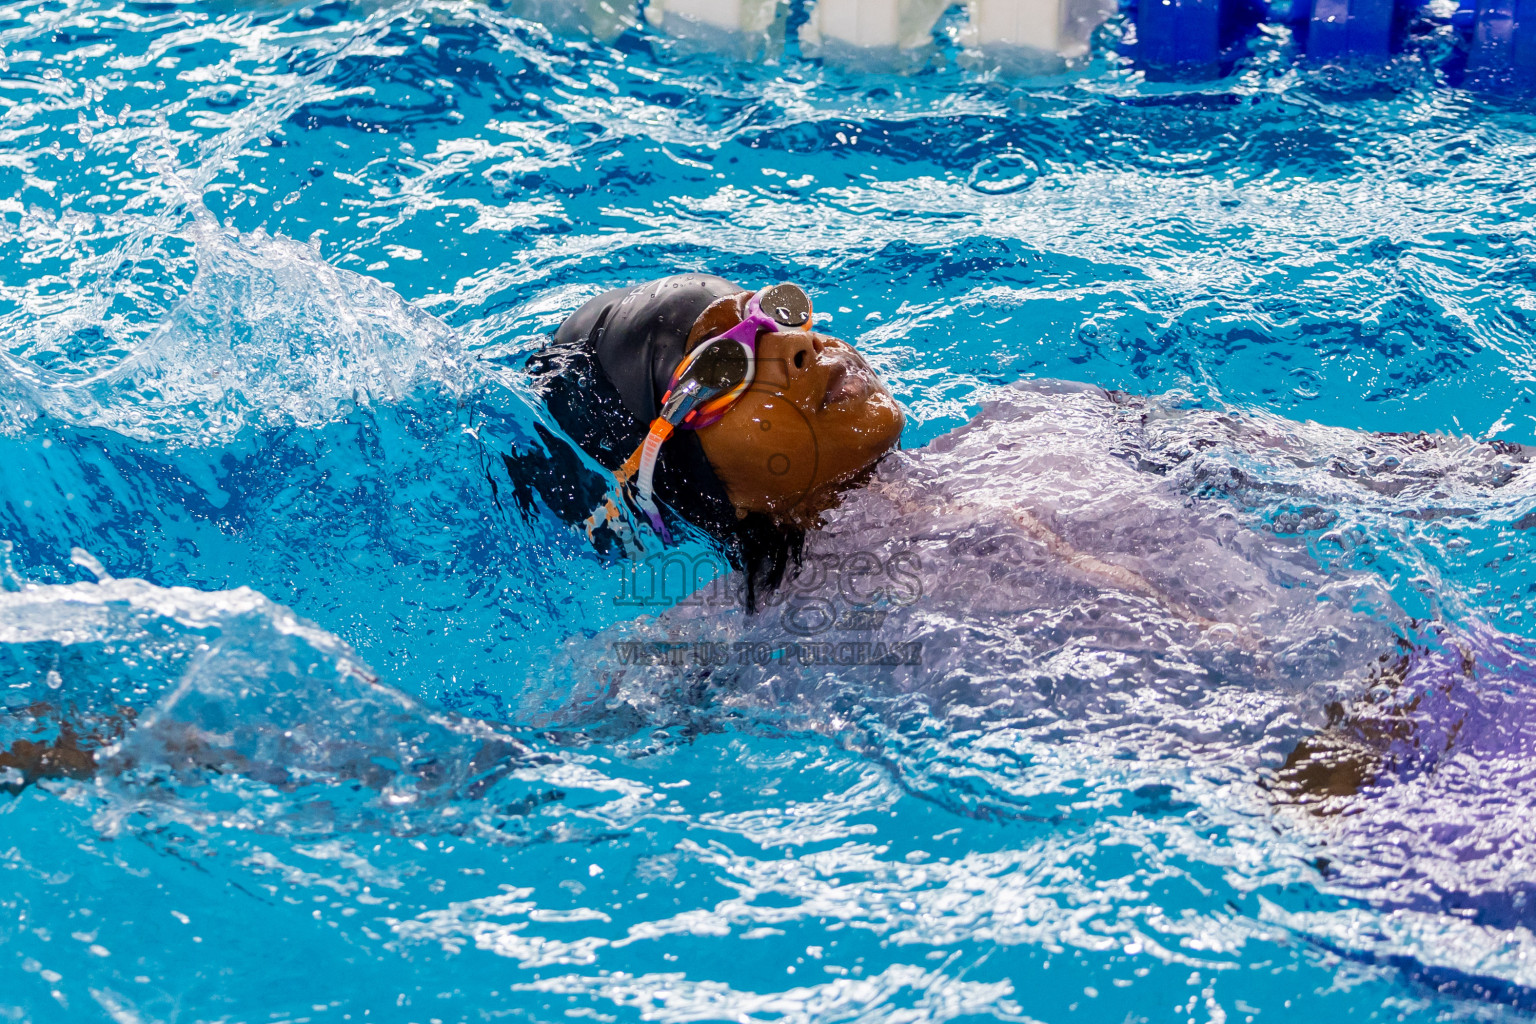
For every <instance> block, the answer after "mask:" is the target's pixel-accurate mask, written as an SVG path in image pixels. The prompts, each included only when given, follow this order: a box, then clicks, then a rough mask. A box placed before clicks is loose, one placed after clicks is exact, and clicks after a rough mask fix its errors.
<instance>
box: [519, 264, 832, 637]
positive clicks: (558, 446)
mask: <svg viewBox="0 0 1536 1024" xmlns="http://www.w3.org/2000/svg"><path fill="white" fill-rule="evenodd" d="M745 290H746V289H744V288H742V287H741V286H739V285H736V284H733V283H731V282H730V281H727V280H726V279H725V278H723V277H715V276H713V275H711V274H676V275H673V276H671V277H664V278H660V279H659V280H655V281H648V282H646V283H645V284H638V285H634V286H632V287H629V288H617V289H614V290H613V291H610V292H605V293H603V294H602V295H599V296H598V297H597V298H595V299H592V300H591V301H590V302H588V303H587V304H586V305H584V306H582V307H581V308H580V309H578V310H577V311H576V312H574V313H572V314H571V315H570V316H569V317H567V318H566V320H565V322H564V323H562V324H561V325H560V328H559V330H557V331H556V332H555V336H554V339H553V340H552V341H551V343H550V345H549V346H548V347H547V348H545V349H544V350H543V351H542V352H539V353H538V354H537V355H535V356H534V357H533V358H532V359H530V360H529V363H528V370H529V372H530V374H531V375H532V377H533V383H534V386H535V387H536V388H537V389H538V390H539V392H540V394H541V395H542V397H543V399H544V402H545V405H546V406H547V407H548V409H549V412H550V415H551V416H552V417H553V418H554V420H555V422H557V423H559V424H560V427H561V429H562V430H564V431H565V433H566V434H567V435H568V436H569V437H570V438H571V440H573V441H575V442H576V444H578V445H579V446H580V447H581V448H582V449H583V450H584V451H585V452H586V453H587V454H588V455H590V456H592V458H594V459H596V460H597V462H598V463H600V464H601V465H602V466H604V467H606V468H607V469H609V470H614V469H617V468H618V467H619V466H620V465H622V464H623V462H624V460H625V459H627V458H629V456H630V453H632V452H633V451H634V450H635V449H636V448H637V447H638V446H639V445H640V443H641V442H642V441H643V440H645V435H646V431H647V430H648V429H649V428H650V423H651V420H652V419H654V418H655V417H656V414H657V411H658V410H659V409H660V408H661V397H662V395H663V394H665V393H666V390H667V387H668V385H669V384H670V383H671V380H672V371H673V370H675V369H676V368H677V364H678V363H680V362H681V361H682V358H683V356H684V355H685V354H686V351H687V344H688V332H689V331H690V330H691V329H692V328H693V324H694V321H696V320H698V318H699V316H700V314H702V313H703V312H704V310H705V309H707V308H709V305H710V304H711V303H712V302H714V301H716V300H717V299H721V298H725V297H727V296H731V295H737V294H739V293H741V292H743V291H745ZM539 433H540V440H542V441H543V442H544V445H545V448H546V449H547V455H546V454H545V453H540V452H518V453H513V454H511V455H508V456H507V457H506V464H507V470H508V473H509V474H510V475H511V477H512V483H513V493H514V495H515V496H516V497H517V500H518V503H519V505H521V506H522V507H523V508H524V509H525V510H526V509H528V508H529V507H530V502H531V498H532V491H533V490H537V491H538V492H539V494H540V496H541V497H542V498H543V499H544V502H545V504H547V505H548V506H549V508H550V509H552V510H553V511H554V512H555V513H556V514H557V515H559V516H560V517H561V518H562V519H564V520H566V521H567V522H572V523H576V522H581V521H582V520H584V519H585V518H586V516H587V515H588V514H589V513H590V512H591V511H592V510H593V508H594V507H595V506H596V505H597V504H598V503H599V502H601V501H602V498H603V495H604V493H605V492H606V491H607V489H608V488H609V487H610V486H611V485H612V483H613V481H612V480H611V479H607V480H599V479H593V477H592V474H591V473H588V472H586V471H585V470H583V469H582V468H581V465H580V462H579V460H576V459H575V458H574V457H573V456H571V454H570V453H569V452H568V451H565V450H564V445H563V444H562V443H561V442H560V441H559V440H558V439H557V438H555V437H554V436H553V435H551V434H550V433H548V432H547V431H542V430H541V431H540V432H539ZM562 452H564V455H563V456H562ZM654 486H655V494H656V498H657V499H658V501H659V502H660V503H661V505H662V508H663V515H668V513H671V514H670V515H669V516H668V518H671V519H673V520H674V524H675V518H676V517H678V516H680V517H681V518H683V519H684V520H686V521H687V522H690V523H692V524H693V525H694V526H696V527H698V528H699V529H700V530H702V531H704V532H705V533H706V534H708V535H710V536H711V537H714V538H715V539H716V540H718V541H720V542H721V543H722V544H723V545H724V548H725V554H726V557H727V558H728V559H729V561H730V562H731V564H732V565H733V566H735V567H736V568H738V569H743V570H744V571H745V575H746V582H747V605H748V608H751V607H752V606H753V605H754V604H755V591H756V590H757V589H758V588H759V587H761V586H763V585H767V586H769V587H772V586H775V585H777V584H778V583H779V581H780V580H781V579H782V578H783V575H784V570H785V568H786V566H787V564H788V561H789V559H790V558H791V557H792V556H793V555H795V554H797V553H798V551H799V548H800V545H801V543H802V542H803V540H804V533H803V531H800V530H797V529H794V528H790V527H785V526H781V525H778V524H775V523H773V522H772V521H771V519H770V518H769V517H767V516H765V515H763V514H761V513H749V514H748V515H747V516H745V517H741V516H738V515H737V514H736V507H735V505H734V504H733V503H732V502H731V499H730V496H729V495H728V494H727V493H726V490H725V485H724V484H722V483H721V482H720V478H719V477H718V476H716V474H715V471H714V468H713V467H712V466H711V465H710V464H709V459H708V458H706V457H705V455H704V447H703V445H701V444H700V443H699V439H698V436H697V435H696V434H695V433H694V432H693V431H691V430H679V431H678V432H677V433H675V434H674V435H672V438H671V440H669V441H668V442H667V443H666V445H664V446H663V447H662V449H661V456H660V458H659V460H658V461H657V464H656V476H655V481H654ZM669 525H672V524H669Z"/></svg>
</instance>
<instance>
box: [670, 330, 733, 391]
mask: <svg viewBox="0 0 1536 1024" xmlns="http://www.w3.org/2000/svg"><path fill="white" fill-rule="evenodd" d="M747 365H748V356H747V349H746V347H745V346H744V345H742V344H741V342H739V341H735V340H733V339H730V338H720V339H719V340H717V341H714V342H711V343H710V344H708V345H705V346H704V347H703V348H702V349H699V350H698V351H696V352H695V353H694V356H693V359H692V361H691V362H690V363H689V364H688V369H687V371H686V373H685V376H686V377H691V378H693V379H694V380H697V381H698V382H699V383H700V384H701V385H703V386H704V387H705V388H707V389H708V390H710V391H729V390H731V389H732V388H734V387H736V385H738V384H740V383H741V382H742V381H743V380H745V379H746V377H747Z"/></svg>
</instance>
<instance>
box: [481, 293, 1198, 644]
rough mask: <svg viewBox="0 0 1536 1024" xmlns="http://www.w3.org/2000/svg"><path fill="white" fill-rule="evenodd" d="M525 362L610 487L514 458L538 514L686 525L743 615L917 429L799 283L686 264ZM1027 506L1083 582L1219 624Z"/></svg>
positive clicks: (581, 321)
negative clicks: (700, 270)
mask: <svg viewBox="0 0 1536 1024" xmlns="http://www.w3.org/2000/svg"><path fill="white" fill-rule="evenodd" d="M530 370H531V371H532V374H533V377H534V380H535V381H536V383H537V386H538V387H539V389H540V390H541V392H542V393H543V397H544V399H545V402H546V405H547V407H548V408H549V411H550V412H551V414H552V415H553V416H554V418H555V420H556V421H557V422H558V423H559V424H560V426H561V427H562V428H563V429H564V430H565V431H566V433H567V434H568V435H569V436H570V437H571V438H572V439H573V440H575V441H576V442H577V444H579V445H580V446H581V447H582V448H583V449H585V451H586V452H587V454H588V455H590V456H591V457H592V458H594V459H596V460H597V461H598V463H599V464H601V465H603V466H604V467H606V468H608V469H610V470H612V472H613V479H612V480H598V481H593V480H592V479H591V478H590V477H586V479H584V480H583V481H582V482H581V483H580V484H573V482H572V481H571V479H570V476H571V474H572V472H573V470H574V468H575V463H574V460H572V459H570V458H568V457H566V458H560V457H557V456H550V455H546V454H545V453H540V452H536V451H529V452H521V453H512V454H510V455H508V456H507V457H506V466H507V470H508V472H509V474H510V475H511V477H512V481H513V484H514V490H515V493H516V494H518V496H519V503H520V504H521V505H522V506H523V507H524V508H525V509H526V508H529V507H530V506H531V500H532V494H531V492H532V491H534V490H537V491H538V492H539V493H540V496H541V497H543V499H544V501H545V502H546V504H548V505H549V506H550V507H551V508H553V509H554V510H555V511H556V512H557V513H558V514H561V515H562V516H563V517H564V518H566V519H568V520H576V519H578V518H579V519H580V520H581V522H582V524H583V526H584V527H585V528H586V530H587V532H588V534H589V535H590V536H593V538H594V540H595V541H597V542H598V543H599V544H602V543H604V542H605V538H604V537H603V536H602V534H604V533H605V532H607V533H610V534H611V535H612V536H614V537H616V538H623V537H625V536H627V532H628V531H627V527H626V524H625V521H624V517H623V516H622V514H621V512H620V509H619V504H620V501H621V500H627V501H628V502H629V503H630V504H631V506H632V508H633V511H634V512H635V513H636V514H637V516H638V518H639V519H640V521H642V522H645V523H647V524H648V525H649V526H650V527H651V529H652V530H653V532H654V534H655V536H656V538H657V539H659V540H661V541H662V542H666V541H669V540H670V539H671V535H672V532H673V531H674V530H675V529H677V526H678V523H677V521H676V520H677V519H681V520H683V521H686V522H687V523H688V524H691V525H692V526H693V527H695V528H697V529H698V530H700V531H702V532H703V533H705V534H707V535H709V536H711V537H713V538H714V539H715V540H716V541H717V542H719V543H720V544H721V545H722V546H723V550H724V554H725V555H726V557H727V558H728V560H729V561H730V562H731V564H732V565H733V566H734V567H735V568H737V569H740V570H742V574H743V580H744V583H745V602H746V605H747V607H748V608H749V609H751V608H754V607H755V606H756V605H757V601H758V597H759V594H760V592H761V591H763V590H764V589H765V588H767V589H772V588H774V587H776V586H778V585H779V584H780V583H782V581H783V579H784V574H785V572H786V569H787V568H788V567H789V565H790V563H791V562H792V561H794V560H796V559H797V558H798V557H799V555H800V554H801V552H802V550H803V546H804V541H805V536H806V533H807V531H809V530H813V529H815V528H816V527H817V526H819V525H820V524H821V517H822V515H823V513H825V512H827V511H828V510H829V509H831V508H832V507H833V506H835V505H836V504H837V502H838V497H839V495H840V494H841V493H842V492H843V491H844V490H846V489H847V488H849V487H851V486H855V485H856V484H857V483H858V482H859V481H861V480H863V479H864V478H866V477H867V476H868V474H869V471H870V470H871V468H872V467H873V466H874V465H875V464H876V463H877V462H879V461H880V460H881V459H882V458H883V457H884V456H885V455H886V454H887V453H888V452H890V451H891V450H892V449H894V448H895V447H896V445H897V442H898V441H899V440H900V438H901V431H902V428H903V426H904V425H905V414H904V413H903V412H902V409H901V406H900V405H899V404H898V403H897V401H896V399H895V398H894V397H893V396H892V395H891V392H890V390H889V389H888V388H887V387H886V386H885V384H884V382H882V381H881V380H880V378H879V377H878V376H876V375H875V372H874V371H873V370H872V369H871V368H870V366H869V364H868V363H867V362H866V361H865V360H864V358H863V357H862V356H860V355H859V353H858V352H857V351H856V350H855V349H854V348H853V346H851V345H849V344H848V343H847V342H845V341H842V340H840V339H838V338H834V337H831V336H829V335H826V334H823V333H821V332H819V331H817V330H816V329H815V324H814V311H813V309H812V304H811V299H810V297H809V296H808V295H807V293H806V292H805V291H804V290H803V289H801V288H800V287H798V286H797V285H794V284H787V283H777V284H772V283H770V284H767V285H763V286H759V287H758V288H757V289H756V290H749V289H745V288H742V287H740V286H739V285H736V284H733V283H731V282H729V281H727V280H725V279H724V278H720V277H713V276H709V275H705V274H680V275H676V276H672V277H665V278H661V279H660V280H656V281H650V282H647V283H645V284H639V285H635V286H633V287H629V288H620V289H615V290H613V291H609V292H606V293H604V294H602V295H599V296H598V297H597V298H594V299H592V300H591V301H589V302H588V303H586V304H585V305H584V306H582V307H581V308H580V309H578V310H577V311H576V312H575V313H573V314H571V316H570V317H568V318H567V319H566V320H565V322H564V323H563V324H561V326H560V328H559V330H558V331H557V332H556V333H555V336H554V339H553V341H552V343H551V344H550V345H549V347H548V348H546V349H545V350H544V351H543V352H541V353H539V354H538V355H537V356H535V357H534V359H533V361H532V362H531V364H530ZM543 440H544V442H545V444H546V447H547V448H549V449H552V450H553V451H555V452H558V451H559V450H560V444H559V442H557V441H555V439H553V438H552V437H548V436H546V437H544V438H543ZM552 460H553V461H552ZM1015 515H1016V517H1017V520H1018V522H1019V524H1020V525H1021V526H1022V527H1023V528H1024V529H1025V530H1027V531H1028V532H1029V533H1030V534H1031V535H1032V536H1034V537H1035V538H1037V539H1038V540H1040V541H1041V542H1042V543H1044V544H1045V545H1046V546H1047V547H1048V548H1049V549H1050V550H1051V551H1052V552H1053V554H1055V555H1056V556H1057V557H1058V558H1060V559H1061V560H1062V561H1063V562H1064V563H1067V564H1070V565H1072V566H1074V567H1075V568H1076V569H1077V570H1078V571H1079V572H1080V573H1082V574H1083V575H1085V576H1087V577H1090V578H1093V579H1096V580H1098V581H1100V582H1104V583H1106V584H1111V585H1117V586H1122V587H1126V588H1128V589H1130V590H1133V591H1136V592H1138V593H1141V594H1143V595H1146V596H1149V597H1151V598H1153V599H1155V600H1157V601H1159V602H1161V603H1162V604H1164V605H1165V606H1166V607H1168V608H1169V609H1170V610H1173V611H1174V612H1176V613H1177V614H1178V615H1180V616H1182V617H1184V618H1187V619H1189V620H1191V621H1195V622H1201V623H1204V624H1206V625H1215V624H1214V623H1209V622H1207V621H1206V620H1204V619H1203V618H1201V617H1200V616H1199V615H1198V614H1197V613H1195V612H1194V611H1193V610H1191V609H1190V608H1188V607H1187V606H1184V605H1182V604H1180V603H1179V602H1178V601H1177V600H1176V599H1173V598H1171V597H1169V596H1168V595H1166V594H1164V593H1162V592H1161V591H1160V590H1159V589H1158V588H1157V587H1156V586H1154V585H1153V584H1152V583H1150V582H1149V581H1147V580H1146V579H1143V578H1142V577H1140V576H1138V575H1137V574H1136V573H1134V572H1132V571H1130V570H1128V569H1126V568H1125V567H1124V566H1121V565H1117V564H1112V563H1109V562H1105V561H1102V560H1100V559H1098V558H1096V557H1094V556H1092V555H1090V554H1086V553H1083V552H1080V551H1077V550H1076V549H1074V548H1073V547H1072V545H1070V544H1069V543H1067V541H1066V540H1065V539H1064V538H1062V537H1061V536H1060V535H1058V534H1057V533H1055V532H1054V531H1052V530H1051V529H1050V528H1049V527H1047V526H1046V525H1045V524H1044V523H1042V522H1040V521H1039V520H1037V519H1035V518H1034V517H1033V516H1031V515H1030V513H1029V512H1028V511H1027V510H1025V509H1023V508H1020V509H1017V510H1016V511H1015ZM669 520H672V521H673V525H672V526H668V521H669Z"/></svg>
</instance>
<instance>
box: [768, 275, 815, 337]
mask: <svg viewBox="0 0 1536 1024" xmlns="http://www.w3.org/2000/svg"><path fill="white" fill-rule="evenodd" d="M759 305H760V306H761V308H762V310H763V312H764V313H767V314H768V315H769V316H771V317H773V319H774V320H776V321H778V323H779V324H780V326H783V327H804V326H805V325H806V322H807V321H809V320H810V319H811V298H810V296H809V295H807V294H805V291H804V290H803V289H802V288H800V286H799V285H793V284H776V285H774V286H773V287H772V288H769V289H768V290H767V291H765V292H763V297H762V299H760V300H759Z"/></svg>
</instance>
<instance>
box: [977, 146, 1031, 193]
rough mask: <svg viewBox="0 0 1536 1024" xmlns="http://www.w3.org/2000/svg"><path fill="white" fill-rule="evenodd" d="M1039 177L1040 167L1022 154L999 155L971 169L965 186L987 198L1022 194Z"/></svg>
mask: <svg viewBox="0 0 1536 1024" xmlns="http://www.w3.org/2000/svg"><path fill="white" fill-rule="evenodd" d="M1039 176H1040V165H1039V164H1038V163H1036V162H1035V159H1034V157H1031V156H1028V155H1027V154H1024V153H999V154H997V155H996V156H990V157H987V158H986V159H985V160H983V161H981V163H979V164H977V165H976V166H975V167H973V168H971V175H970V177H969V178H967V179H966V182H965V183H966V185H968V186H969V187H970V188H972V189H973V190H975V191H977V192H980V193H982V194H983V195H989V196H1005V195H1009V194H1011V193H1014V192H1022V191H1023V190H1024V189H1026V188H1028V187H1029V186H1030V185H1032V184H1034V181H1035V179H1036V178H1038V177H1039Z"/></svg>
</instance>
